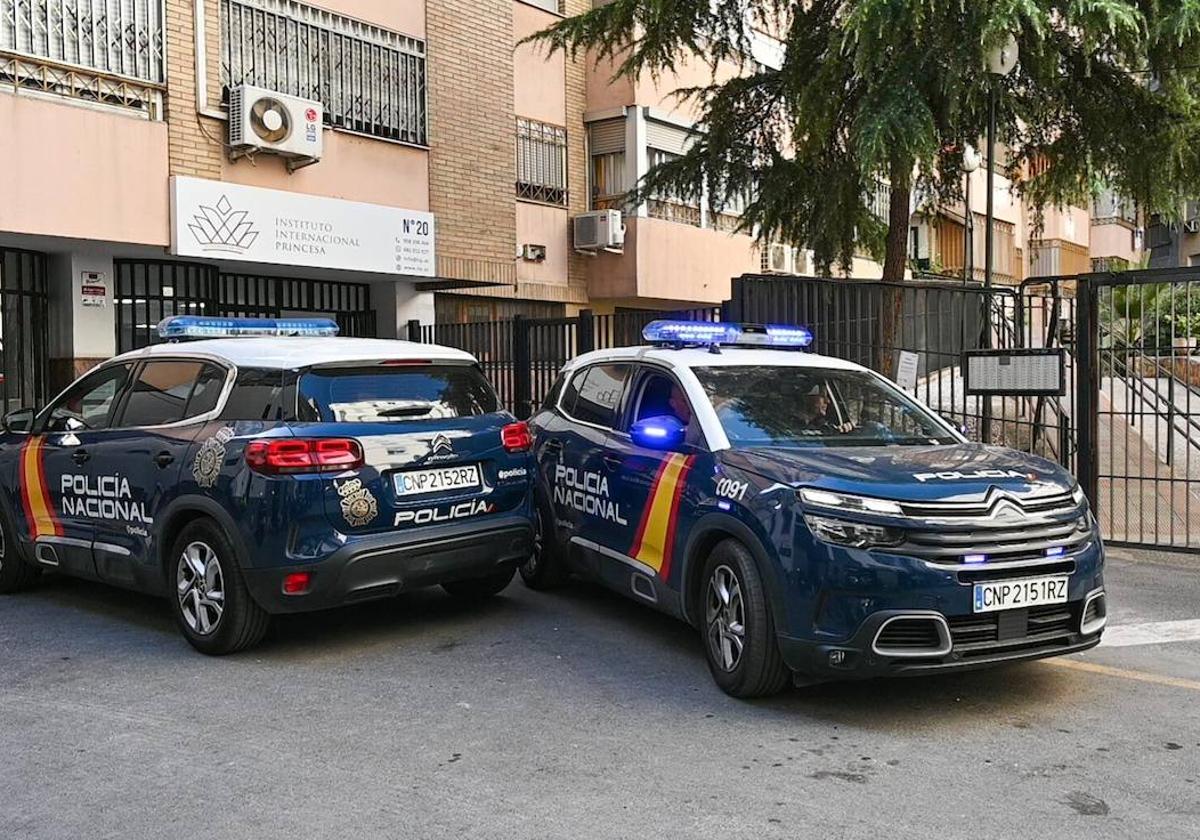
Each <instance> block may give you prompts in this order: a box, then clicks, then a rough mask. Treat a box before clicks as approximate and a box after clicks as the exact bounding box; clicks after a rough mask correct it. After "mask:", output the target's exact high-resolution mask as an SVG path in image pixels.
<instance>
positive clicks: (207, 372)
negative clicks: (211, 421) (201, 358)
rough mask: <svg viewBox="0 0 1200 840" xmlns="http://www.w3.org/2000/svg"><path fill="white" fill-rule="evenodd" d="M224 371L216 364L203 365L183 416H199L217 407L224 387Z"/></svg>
mask: <svg viewBox="0 0 1200 840" xmlns="http://www.w3.org/2000/svg"><path fill="white" fill-rule="evenodd" d="M226 375H227V374H226V371H225V369H224V368H220V367H217V366H216V365H205V366H204V368H203V369H202V370H201V371H200V376H199V377H197V379H196V387H195V388H193V389H192V396H191V398H190V399H188V404H187V411H186V412H184V417H199V416H200V415H201V414H207V413H208V412H210V411H212V410H213V409H214V408H216V407H217V401H218V400H220V399H221V391H222V390H223V389H224V387H225V377H226Z"/></svg>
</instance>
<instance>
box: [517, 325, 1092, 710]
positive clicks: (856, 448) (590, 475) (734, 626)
mask: <svg viewBox="0 0 1200 840" xmlns="http://www.w3.org/2000/svg"><path fill="white" fill-rule="evenodd" d="M644 337H645V338H646V339H647V340H648V341H649V343H650V346H643V347H627V348H623V349H614V350H602V351H597V352H593V353H587V354H585V355H583V356H580V357H579V358H577V359H575V360H574V361H572V362H570V363H569V364H568V365H567V366H566V367H565V368H564V370H563V371H562V374H561V376H560V377H559V379H558V381H557V383H556V384H555V385H554V387H553V390H552V392H551V393H550V395H549V397H548V398H547V400H546V403H545V405H544V406H543V407H542V409H541V410H540V411H539V412H538V413H537V414H536V415H535V416H534V417H533V418H531V420H530V425H531V427H532V428H533V430H534V440H535V443H534V457H535V461H536V465H537V466H536V469H537V485H536V491H537V492H536V495H537V499H536V504H537V511H536V512H537V516H538V521H539V533H540V535H541V536H540V539H539V549H538V551H537V552H536V553H535V554H534V555H533V556H532V557H531V558H530V560H529V562H528V563H527V564H525V565H524V566H523V567H522V569H521V574H522V577H523V578H524V579H525V581H526V583H527V584H529V585H530V586H531V587H533V588H535V589H540V588H546V587H549V586H551V585H553V584H555V583H557V582H559V581H561V580H562V579H563V577H564V576H565V575H566V574H568V573H569V572H576V573H579V574H581V575H584V576H587V577H590V578H592V579H595V580H598V581H600V582H602V583H604V584H606V585H607V586H609V587H611V588H612V589H614V590H616V591H617V592H620V593H623V594H625V595H627V596H628V597H630V598H632V599H634V600H636V601H640V602H643V603H645V604H648V605H650V606H652V607H654V608H657V609H659V610H662V611H664V612H666V613H669V614H671V615H674V616H677V617H679V618H681V619H683V620H685V621H688V622H690V623H692V624H693V625H695V626H696V627H697V628H698V629H699V630H700V632H701V636H702V638H703V640H704V649H705V652H706V654H707V658H708V664H709V667H710V670H711V672H712V675H713V677H714V678H715V680H716V682H717V683H718V684H719V685H720V686H721V688H723V689H724V690H725V691H726V692H728V693H730V694H732V695H735V696H739V697H751V696H756V695H765V694H770V693H773V692H776V691H778V690H780V689H781V688H782V687H783V686H784V685H785V683H786V682H787V681H788V679H789V677H792V678H793V679H795V680H796V681H797V683H801V684H802V683H806V682H813V681H819V680H825V679H836V678H842V677H866V676H874V675H892V674H895V675H900V674H920V673H932V672H939V671H947V670H954V669H962V668H972V667H978V666H984V665H993V664H997V663H1001V662H1009V661H1013V660H1021V659H1033V658H1037V657H1044V656H1051V655H1055V654H1064V653H1073V652H1076V651H1081V650H1085V649H1087V648H1090V647H1092V646H1093V645H1095V644H1097V643H1098V642H1099V640H1100V633H1101V630H1102V628H1103V627H1104V623H1105V616H1106V604H1105V597H1104V583H1103V576H1102V566H1103V557H1104V555H1103V547H1102V545H1101V541H1100V535H1099V533H1098V530H1097V526H1096V523H1095V520H1094V518H1093V517H1092V516H1091V514H1090V513H1089V510H1088V505H1087V502H1086V501H1085V499H1084V495H1083V493H1082V492H1081V490H1080V488H1079V486H1078V485H1077V484H1076V482H1075V481H1074V479H1073V478H1072V477H1071V476H1070V475H1069V474H1068V473H1067V472H1066V471H1065V470H1063V469H1062V468H1061V467H1059V466H1058V465H1056V464H1053V463H1050V462H1049V461H1046V460H1044V459H1042V458H1038V457H1036V456H1033V455H1027V454H1023V453H1020V452H1015V451H1012V450H1009V449H1003V448H999V447H992V446H982V445H980V444H975V443H969V442H967V440H966V439H965V438H964V437H963V436H962V435H961V434H960V433H959V432H958V431H957V430H956V429H955V428H953V427H952V426H951V425H949V424H948V423H946V422H945V421H944V420H942V419H941V418H940V417H938V416H937V415H936V414H934V413H933V412H932V411H931V410H929V409H928V408H926V407H925V406H923V405H921V404H920V403H919V402H917V401H915V400H914V399H912V398H911V397H910V396H908V395H907V394H905V393H904V392H903V391H901V390H899V389H898V388H896V387H895V386H894V385H893V384H892V383H890V382H889V381H888V380H886V379H884V378H883V377H881V376H879V375H878V374H876V373H874V372H872V371H870V370H868V369H866V368H863V367H861V366H859V365H856V364H852V363H850V362H846V361H842V360H839V359H835V358H827V357H822V356H818V355H814V354H811V353H808V352H797V350H801V349H803V348H804V347H807V346H808V345H809V344H810V342H811V340H812V336H811V334H810V333H809V332H808V330H806V329H804V328H797V327H773V326H765V327H763V326H751V325H737V324H702V323H686V322H669V321H668V322H663V321H659V322H654V323H653V324H651V325H650V326H648V327H647V328H646V331H645V333H644Z"/></svg>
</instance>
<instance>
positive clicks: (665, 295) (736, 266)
mask: <svg viewBox="0 0 1200 840" xmlns="http://www.w3.org/2000/svg"><path fill="white" fill-rule="evenodd" d="M625 224H626V228H627V229H626V233H625V253H624V254H621V255H619V256H618V255H616V254H600V255H599V256H598V257H597V258H596V260H595V262H594V263H593V265H592V273H591V276H590V281H589V284H588V291H589V293H590V295H591V296H592V297H594V298H632V297H644V298H656V299H659V300H673V301H695V302H697V303H719V302H721V301H723V300H725V299H726V298H728V297H729V281H730V280H731V279H732V278H733V277H737V276H739V275H741V274H745V273H747V272H756V271H758V270H759V267H760V265H759V258H758V252H757V250H756V249H755V247H754V240H753V239H751V238H750V237H749V236H741V235H730V234H727V233H723V232H720V231H715V230H705V229H703V228H697V227H692V226H691V225H682V224H677V223H675V222H667V221H663V220H661V219H645V218H636V219H633V218H631V219H626V220H625Z"/></svg>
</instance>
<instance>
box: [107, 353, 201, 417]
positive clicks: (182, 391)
mask: <svg viewBox="0 0 1200 840" xmlns="http://www.w3.org/2000/svg"><path fill="white" fill-rule="evenodd" d="M200 368H201V363H200V362H185V361H161V362H147V363H146V364H144V365H142V369H141V371H140V372H139V373H138V376H137V379H136V380H135V381H134V383H133V387H132V388H131V389H130V390H129V397H128V398H127V399H126V400H125V407H124V409H122V411H121V419H120V421H119V424H120V425H121V426H125V427H131V426H132V427H136V426H161V425H163V424H165V423H175V422H177V421H179V420H182V419H183V417H184V410H185V409H186V408H187V404H188V397H189V396H191V393H192V386H193V385H195V384H196V377H197V376H199V375H200Z"/></svg>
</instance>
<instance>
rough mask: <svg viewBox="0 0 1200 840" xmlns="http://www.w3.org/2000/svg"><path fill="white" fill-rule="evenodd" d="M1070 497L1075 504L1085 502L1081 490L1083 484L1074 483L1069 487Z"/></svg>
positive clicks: (1085, 497) (1085, 499)
mask: <svg viewBox="0 0 1200 840" xmlns="http://www.w3.org/2000/svg"><path fill="white" fill-rule="evenodd" d="M1071 498H1072V499H1074V500H1075V504H1076V506H1078V505H1083V504H1087V496H1086V495H1085V494H1084V492H1083V485H1082V484H1076V485H1075V486H1074V487H1072V488H1071Z"/></svg>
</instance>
